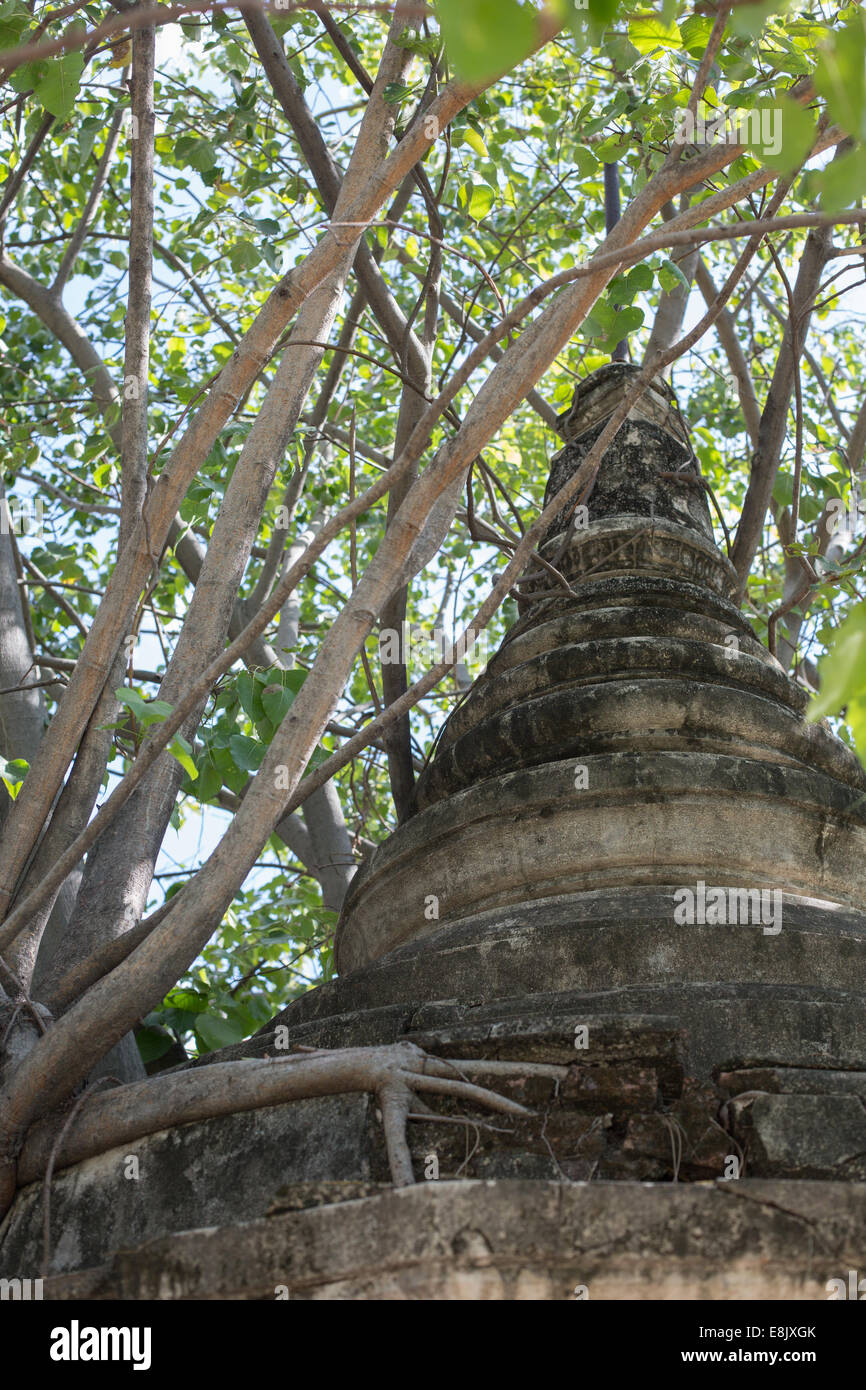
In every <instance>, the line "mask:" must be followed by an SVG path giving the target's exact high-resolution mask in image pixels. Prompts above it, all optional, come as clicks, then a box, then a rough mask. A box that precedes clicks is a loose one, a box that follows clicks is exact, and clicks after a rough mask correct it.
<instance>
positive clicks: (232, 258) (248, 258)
mask: <svg viewBox="0 0 866 1390" xmlns="http://www.w3.org/2000/svg"><path fill="white" fill-rule="evenodd" d="M261 258H262V255H261V252H260V251H259V248H258V247H257V246H255V245H254V244H253V242H251V241H248V240H247V238H246V237H242V238H241V240H240V241H236V242H235V243H234V245H233V246H232V247H231V248H230V249H229V264H230V265H231V268H232V270H233V271H235V273H237V272H238V271H241V270H252V268H253V266H255V265H258V263H259V261H260V260H261Z"/></svg>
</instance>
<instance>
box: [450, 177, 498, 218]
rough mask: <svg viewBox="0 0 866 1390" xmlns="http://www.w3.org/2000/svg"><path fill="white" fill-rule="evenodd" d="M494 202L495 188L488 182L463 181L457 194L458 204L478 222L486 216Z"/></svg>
mask: <svg viewBox="0 0 866 1390" xmlns="http://www.w3.org/2000/svg"><path fill="white" fill-rule="evenodd" d="M495 202H496V189H495V188H491V187H490V185H489V184H488V183H477V184H471V183H464V185H463V187H462V188H461V189H460V191H459V193H458V194H457V203H458V206H459V207H460V208H461V209H462V210H463V211H464V212H466V213H468V214H469V216H470V217H471V218H472V220H473V222H480V221H481V220H482V218H484V217H486V216H487V214H488V212H489V211H490V209H491V208H492V207H493V204H494V203H495Z"/></svg>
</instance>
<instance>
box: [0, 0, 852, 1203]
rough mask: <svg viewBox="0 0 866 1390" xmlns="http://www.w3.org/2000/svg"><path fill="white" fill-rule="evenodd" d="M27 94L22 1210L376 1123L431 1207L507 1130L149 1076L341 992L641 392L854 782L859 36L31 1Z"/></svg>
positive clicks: (7, 368)
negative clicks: (590, 409)
mask: <svg viewBox="0 0 866 1390" xmlns="http://www.w3.org/2000/svg"><path fill="white" fill-rule="evenodd" d="M0 72H2V80H3V86H2V91H0V119H2V144H0V157H2V161H3V175H4V185H3V190H2V194H0V234H2V247H0V299H2V311H3V322H2V344H3V355H2V359H0V396H2V402H3V412H2V415H3V426H2V441H3V489H4V499H3V501H2V507H3V517H2V520H3V524H2V527H0V622H2V629H0V632H2V636H0V668H2V669H0V677H2V679H0V753H2V756H3V763H2V775H3V788H4V789H3V791H2V793H0V794H2V797H3V802H2V808H0V815H2V842H0V957H2V964H0V988H2V993H0V1021H2V1029H0V1037H2V1074H0V1209H5V1208H6V1207H7V1206H8V1204H9V1202H10V1201H11V1199H12V1197H13V1195H14V1192H15V1188H16V1184H17V1183H18V1182H23V1181H31V1180H32V1179H33V1178H34V1177H35V1176H38V1175H39V1173H40V1172H42V1171H44V1170H45V1169H46V1167H47V1168H48V1169H49V1171H50V1168H51V1166H52V1164H54V1162H55V1161H56V1162H58V1163H62V1162H71V1161H74V1159H75V1158H80V1157H83V1156H86V1154H88V1153H93V1152H98V1151H99V1150H100V1148H106V1147H109V1146H111V1145H112V1144H115V1143H119V1142H121V1141H129V1140H131V1139H134V1138H135V1137H137V1136H140V1135H141V1134H144V1133H148V1132H151V1131H153V1130H155V1129H159V1128H164V1127H165V1126H167V1125H170V1124H173V1123H182V1122H184V1121H186V1120H190V1119H195V1118H201V1117H202V1116H205V1115H210V1114H219V1113H221V1112H223V1111H225V1110H226V1109H243V1108H248V1107H250V1106H253V1105H265V1104H272V1103H273V1102H274V1100H276V1099H280V1098H283V1099H288V1098H291V1097H293V1096H298V1095H311V1094H321V1093H324V1092H334V1091H340V1090H351V1089H371V1090H374V1091H376V1092H377V1094H378V1095H379V1097H380V1100H381V1101H382V1111H383V1117H384V1122H385V1132H386V1140H387V1143H388V1148H389V1154H390V1157H391V1165H392V1172H393V1174H394V1178H395V1181H397V1182H407V1181H411V1164H409V1163H408V1158H407V1150H406V1147H405V1138H404V1131H405V1124H406V1119H407V1116H408V1113H409V1108H410V1097H411V1094H412V1092H413V1089H417V1088H418V1087H419V1086H422V1085H423V1086H424V1087H426V1088H428V1089H439V1090H450V1091H451V1092H452V1093H459V1094H463V1095H466V1096H467V1097H469V1098H473V1097H474V1099H475V1100H476V1101H478V1102H479V1103H480V1104H485V1105H489V1106H492V1107H494V1108H500V1109H502V1108H506V1109H507V1108H509V1107H510V1108H513V1103H512V1102H508V1101H505V1100H503V1098H502V1097H499V1096H497V1095H496V1094H495V1093H494V1092H491V1091H486V1090H481V1089H480V1088H477V1087H475V1086H473V1085H472V1083H471V1081H469V1080H462V1081H456V1080H454V1078H453V1073H450V1072H449V1073H446V1072H445V1071H443V1070H442V1069H441V1068H439V1070H438V1071H437V1065H436V1063H435V1062H433V1061H431V1060H430V1059H424V1057H423V1054H419V1053H418V1052H417V1049H410V1048H407V1047H402V1048H397V1049H371V1050H369V1051H365V1050H363V1049H362V1050H360V1051H358V1050H347V1051H344V1052H339V1053H333V1054H330V1053H318V1054H314V1055H309V1056H305V1055H304V1054H300V1055H298V1056H296V1057H293V1058H291V1059H287V1060H286V1063H285V1065H283V1066H281V1067H279V1068H273V1067H271V1068H270V1069H267V1070H265V1069H263V1066H262V1065H261V1064H258V1063H247V1062H244V1063H234V1062H222V1063H220V1064H219V1065H200V1066H197V1067H195V1068H193V1069H187V1070H184V1069H181V1070H179V1071H178V1070H173V1071H171V1072H170V1073H168V1072H167V1073H166V1074H165V1075H160V1074H159V1073H160V1071H161V1069H164V1068H166V1067H167V1066H169V1065H171V1064H174V1063H176V1062H178V1061H183V1060H184V1059H185V1058H186V1057H187V1056H189V1055H191V1054H193V1053H195V1054H197V1055H199V1056H201V1055H203V1054H206V1053H208V1052H210V1051H213V1050H215V1049H218V1048H219V1047H221V1046H224V1045H225V1044H227V1043H232V1042H236V1041H239V1040H240V1039H242V1038H244V1037H246V1036H249V1035H250V1034H251V1033H252V1032H254V1031H256V1029H257V1028H259V1027H260V1026H261V1025H262V1024H263V1023H264V1022H265V1021H266V1020H267V1019H268V1018H270V1017H271V1016H272V1015H273V1014H274V1012H275V1011H276V1010H277V1009H279V1008H280V1007H282V1006H283V1005H284V1004H285V1003H286V1001H287V1000H288V999H290V998H291V997H292V996H293V995H294V994H297V993H299V992H301V991H303V990H305V989H307V988H309V987H310V986H311V984H313V983H315V982H316V981H318V980H321V979H327V978H328V976H329V975H330V973H331V971H332V957H331V948H330V940H331V934H332V931H333V925H334V921H335V915H336V912H337V911H338V910H339V907H340V903H341V901H342V897H343V894H344V892H345V889H346V886H347V884H348V882H349V880H350V878H351V876H352V874H353V872H354V869H355V865H356V862H357V860H358V859H359V858H360V855H361V854H362V853H363V852H364V850H365V849H367V848H368V847H369V846H370V845H371V844H372V843H375V841H377V840H378V839H380V838H381V837H382V836H383V835H384V834H386V833H387V832H388V829H389V828H390V827H391V826H392V825H393V824H394V823H395V821H397V820H399V819H402V818H404V817H406V816H407V815H408V814H410V813H411V810H412V797H413V787H414V781H415V777H416V774H417V771H418V769H419V767H420V766H421V765H422V764H423V758H424V755H425V751H426V750H427V748H428V747H429V746H430V744H431V743H432V741H433V739H434V738H435V734H436V731H437V729H438V728H439V726H440V725H441V722H442V719H443V717H444V716H445V714H447V712H448V709H449V707H450V706H451V705H452V704H453V702H454V701H455V700H456V699H458V698H459V697H460V692H461V691H462V690H463V689H464V688H465V687H466V685H467V683H468V681H469V680H470V679H471V678H472V674H473V671H474V670H477V669H478V660H479V659H480V657H479V655H478V652H477V651H473V647H472V641H473V639H475V638H477V636H478V634H480V633H483V632H486V630H488V629H489V635H490V637H491V639H492V640H495V638H496V636H497V634H501V632H502V631H503V630H504V628H505V627H506V626H507V625H508V624H509V622H510V621H512V620H513V617H514V613H515V611H516V604H517V601H518V599H519V594H520V587H521V584H522V583H523V582H525V576H526V574H527V572H530V573H531V572H532V569H533V567H534V566H538V565H539V564H540V563H542V561H541V560H540V557H539V556H538V555H537V553H536V549H535V547H536V545H537V544H538V542H539V540H540V538H541V537H542V536H543V535H544V533H545V530H546V529H547V527H548V526H549V523H550V520H551V517H552V516H553V515H554V514H556V513H558V512H559V511H560V510H561V508H562V507H563V506H565V505H571V506H575V507H576V506H577V505H579V504H580V503H581V501H582V499H583V498H585V497H587V496H588V495H589V490H590V489H591V486H592V480H593V477H594V473H595V470H596V469H597V467H598V463H599V460H600V458H601V457H602V455H603V453H604V451H605V449H606V448H607V446H608V444H609V443H610V441H611V440H612V439H613V437H614V435H615V434H616V431H617V429H618V428H619V427H620V425H621V424H622V422H623V420H624V419H625V417H626V414H627V411H628V410H629V409H630V407H631V405H632V404H633V403H634V402H635V401H636V400H637V399H638V397H639V395H640V394H641V393H642V392H643V391H644V390H645V389H646V388H647V386H648V384H649V383H650V381H651V380H652V378H653V376H654V375H656V374H659V373H661V374H664V375H666V376H667V377H668V378H669V379H670V380H671V382H672V384H673V386H674V387H675V390H676V392H677V396H678V400H679V405H680V409H681V410H682V412H683V415H684V417H685V418H686V419H687V420H688V422H689V424H690V427H691V430H692V434H693V438H694V441H695V448H696V452H697V454H698V457H699V460H700V464H701V469H702V472H703V475H704V477H705V480H706V483H707V485H708V487H709V488H710V490H711V492H712V494H713V498H714V501H715V505H716V508H717V512H718V516H719V524H720V528H721V529H722V530H723V531H724V536H725V543H726V544H727V545H728V548H729V553H730V556H731V559H732V561H733V564H734V566H735V568H736V571H737V574H738V576H739V582H740V598H741V600H742V602H743V604H744V605H745V606H746V608H747V611H748V614H749V617H750V619H751V621H752V622H753V624H754V626H755V628H756V630H757V631H758V632H759V633H760V634H761V635H762V636H764V637H765V639H766V641H767V643H768V645H769V647H770V649H771V651H773V652H774V653H775V654H776V656H777V657H778V659H779V660H780V661H781V662H782V663H783V664H784V665H785V666H786V667H787V668H788V669H789V670H790V672H791V673H792V675H793V676H794V677H795V678H796V679H798V680H800V681H801V682H802V683H803V684H804V685H806V686H807V687H809V688H810V689H812V690H813V691H815V692H817V691H819V689H820V692H821V693H820V696H819V697H818V703H816V705H815V717H820V715H822V714H832V715H836V714H837V713H838V712H839V711H840V710H842V709H843V707H846V708H847V709H848V711H849V716H850V732H849V733H845V731H846V729H848V727H849V726H847V725H845V724H844V723H843V724H842V725H841V726H840V727H841V728H842V730H843V733H845V736H847V737H850V738H852V739H853V740H855V742H856V740H857V738H858V737H859V738H860V739H861V745H862V739H863V736H864V735H863V725H862V721H860V722H858V718H857V711H858V709H859V708H860V707H861V706H860V704H858V698H862V697H859V695H858V692H859V691H860V690H861V689H864V688H866V670H864V669H861V668H862V667H863V666H864V663H866V646H864V643H866V620H864V618H863V616H862V610H861V609H860V607H859V606H858V605H857V602H856V600H857V598H858V592H859V591H858V577H859V574H860V566H861V555H862V550H863V545H864V542H863V540H862V532H863V524H862V516H861V512H860V492H861V476H862V471H863V464H864V451H866V404H864V402H866V392H864V371H866V368H864V364H863V355H862V351H861V350H860V348H859V340H860V336H861V333H862V315H863V311H864V301H863V291H862V286H863V281H864V277H863V254H864V249H866V245H864V242H863V240H862V231H861V229H862V224H863V221H864V219H866V213H864V212H863V210H862V208H861V199H862V194H863V192H864V191H866V164H864V160H863V137H864V134H866V24H864V18H863V14H862V12H861V11H860V9H859V8H858V7H856V6H853V5H849V6H845V5H843V6H841V7H834V6H829V5H827V6H824V5H819V4H815V5H797V4H792V5H790V6H789V7H788V8H784V7H782V6H780V4H779V3H778V0H773V2H772V3H770V4H760V5H756V4H735V5H731V4H729V3H720V4H719V5H713V4H705V3H701V4H699V5H697V6H696V7H695V8H694V9H692V8H691V7H690V6H688V5H686V4H684V3H682V0H666V3H665V4H664V5H663V6H661V8H651V7H648V6H643V5H640V4H638V3H635V4H631V5H630V4H628V3H627V0H590V3H589V4H588V6H587V5H584V6H578V5H576V4H573V3H572V0H546V3H542V0H436V3H432V4H422V3H416V0H411V3H396V4H373V3H356V4H345V5H338V4H325V3H307V4H302V3H294V2H293V0H287V3H280V4H277V5H274V6H267V5H263V4H262V3H260V0H255V3H254V0H237V2H236V3H233V4H221V3H215V2H212V0H191V3H188V4H180V5H177V6H174V7H171V8H169V7H167V6H155V7H150V6H148V4H147V0H142V3H141V4H137V5H130V4H127V3H126V0H112V3H111V4H107V3H106V4H103V3H102V2H101V0H93V3H75V0H73V3H72V4H70V5H67V6H64V7H61V8H57V9H51V8H49V7H48V6H47V5H43V4H41V3H39V0H37V2H36V3H34V0H3V3H2V4H0ZM612 355H615V356H616V357H618V358H622V357H630V358H631V360H632V361H633V362H635V363H636V364H638V365H639V366H640V368H641V370H640V371H638V372H636V373H634V379H633V382H632V384H631V385H630V387H629V394H628V396H627V398H626V399H625V400H624V402H623V403H622V405H621V406H620V407H619V408H618V409H617V411H616V412H615V414H614V415H613V416H612V417H611V419H610V420H609V422H608V424H607V426H606V428H605V430H604V433H603V434H602V436H601V438H600V439H599V440H598V442H597V444H596V445H595V446H594V447H593V449H592V451H591V452H590V453H589V454H588V456H587V457H586V459H585V460H584V462H583V464H582V466H581V468H580V470H579V471H578V473H577V474H576V475H575V476H574V477H573V478H572V479H571V480H570V481H569V482H568V483H567V484H566V485H565V486H564V487H563V489H562V490H561V491H560V493H558V494H557V496H556V498H555V499H554V500H553V501H552V502H551V503H550V505H549V506H548V507H547V508H546V509H542V495H543V488H544V484H545V481H546V477H547V471H548V469H547V461H548V457H549V454H550V453H551V451H552V449H553V447H554V434H553V429H552V426H553V425H554V424H555V421H556V416H557V414H558V413H559V411H560V410H562V409H563V408H564V407H565V406H566V405H567V404H568V402H569V401H570V399H571V395H572V392H573V389H574V385H575V382H576V381H577V380H579V379H581V378H582V377H583V376H585V375H586V374H587V373H588V372H590V371H592V370H593V369H595V368H596V367H598V366H600V365H603V364H604V363H605V362H607V361H608V360H609V359H610V357H611V356H612ZM545 563H546V562H545ZM547 568H548V571H550V566H549V564H548V565H547ZM548 580H549V582H550V583H551V584H554V585H556V584H564V583H565V581H564V580H563V579H562V576H561V575H559V574H558V573H557V572H556V571H555V569H554V570H553V571H552V572H549V573H548ZM840 624H843V628H842V631H841V633H840V641H839V643H838V644H837V645H836V647H835V648H834V649H833V650H832V651H831V655H830V656H829V657H828V658H827V660H826V665H825V666H823V667H822V666H821V665H819V659H821V658H822V655H823V653H824V652H825V650H826V649H827V648H828V647H831V646H832V643H833V637H834V632H835V629H836V628H837V627H839V625H840ZM822 674H825V679H823V680H822ZM503 1065H504V1064H503ZM145 1067H146V1068H147V1070H148V1071H149V1072H150V1073H153V1075H152V1076H151V1077H150V1078H148V1079H146V1080H145V1079H142V1078H143V1077H144V1076H145ZM461 1068H462V1070H463V1074H464V1076H465V1077H471V1074H472V1071H471V1069H472V1062H471V1059H469V1060H467V1061H465V1062H462V1063H461ZM487 1069H488V1071H489V1064H488V1068H487ZM97 1087H101V1088H102V1089H101V1092H100V1094H98V1095H95V1094H93V1092H94V1090H95V1089H96V1088H97ZM107 1087H109V1088H110V1089H106V1088H107ZM461 1087H462V1088H463V1089H462V1090H460V1089H459V1088H461ZM455 1088H457V1090H456V1091H455ZM73 1122H74V1124H73ZM70 1126H72V1128H70ZM64 1146H65V1147H64Z"/></svg>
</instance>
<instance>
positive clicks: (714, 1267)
mask: <svg viewBox="0 0 866 1390" xmlns="http://www.w3.org/2000/svg"><path fill="white" fill-rule="evenodd" d="M864 1231H866V1186H864V1184H862V1183H846V1184H843V1185H840V1184H838V1183H820V1182H797V1183H792V1182H787V1183H786V1182H761V1181H749V1180H740V1181H739V1182H729V1183H724V1182H721V1183H701V1184H689V1185H683V1184H672V1183H670V1184H665V1185H657V1184H649V1183H648V1184H638V1183H616V1184H612V1183H551V1182H507V1181H485V1182H464V1183H443V1182H429V1183H423V1184H419V1185H417V1186H415V1187H410V1188H404V1189H402V1190H401V1191H392V1192H388V1193H385V1194H383V1195H381V1196H371V1197H366V1198H362V1199H360V1200H355V1201H348V1202H339V1203H337V1204H331V1205H327V1206H317V1207H313V1208H309V1209H307V1210H303V1211H295V1212H291V1213H288V1214H282V1215H275V1216H273V1217H271V1218H270V1219H268V1220H266V1221H258V1222H253V1223H249V1224H245V1225H239V1226H232V1227H227V1228H223V1229H221V1230H202V1231H190V1232H187V1233H186V1234H184V1235H182V1236H174V1237H171V1238H169V1239H168V1240H165V1241H157V1242H154V1243H153V1244H150V1245H146V1246H144V1247H142V1248H139V1249H138V1250H129V1251H121V1252H119V1253H117V1254H116V1255H114V1257H113V1259H112V1260H111V1261H110V1262H109V1263H107V1264H106V1265H105V1266H103V1267H102V1268H100V1269H95V1270H87V1271H84V1272H83V1273H81V1274H79V1275H72V1276H66V1277H65V1278H57V1279H53V1280H50V1281H49V1282H48V1283H47V1284H46V1288H45V1296H46V1298H55V1299H65V1298H93V1299H103V1298H108V1299H110V1298H119V1299H153V1298H163V1299H164V1298H172V1299H184V1298H195V1299H202V1298H219V1299H229V1298H252V1299H273V1298H275V1297H276V1296H280V1297H286V1296H288V1297H289V1298H291V1299H294V1300H309V1299H335V1300H339V1299H398V1300H399V1299H442V1300H450V1299H460V1300H476V1299H478V1300H499V1299H508V1300H511V1299H514V1300H560V1301H564V1300H568V1301H572V1300H573V1299H574V1298H575V1296H576V1291H577V1294H578V1295H579V1296H581V1297H586V1296H588V1297H589V1299H590V1300H592V1299H595V1300H605V1299H652V1300H653V1301H658V1300H663V1299H690V1300H692V1299H737V1300H740V1299H747V1300H765V1299H785V1300H817V1299H826V1298H827V1297H828V1291H827V1287H826V1285H827V1281H828V1280H830V1279H834V1278H841V1279H844V1280H846V1281H847V1278H848V1271H849V1270H851V1269H854V1270H858V1269H859V1270H861V1271H862V1270H863V1267H864V1264H866V1259H864V1256H866V1249H864V1234H863V1233H864ZM584 1291H585V1292H584Z"/></svg>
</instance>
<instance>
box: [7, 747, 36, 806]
mask: <svg viewBox="0 0 866 1390" xmlns="http://www.w3.org/2000/svg"><path fill="white" fill-rule="evenodd" d="M29 766H30V764H29V763H26V762H25V761H24V759H23V758H12V759H11V761H8V762H7V760H6V758H4V757H2V756H0V781H2V783H3V785H4V787H5V788H6V790H7V792H8V793H9V795H10V797H11V798H12V800H13V801H14V800H15V798H16V796H17V795H18V793H19V791H20V790H21V783H22V782H23V781H24V775H25V773H26V772H27V769H28V768H29Z"/></svg>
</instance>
